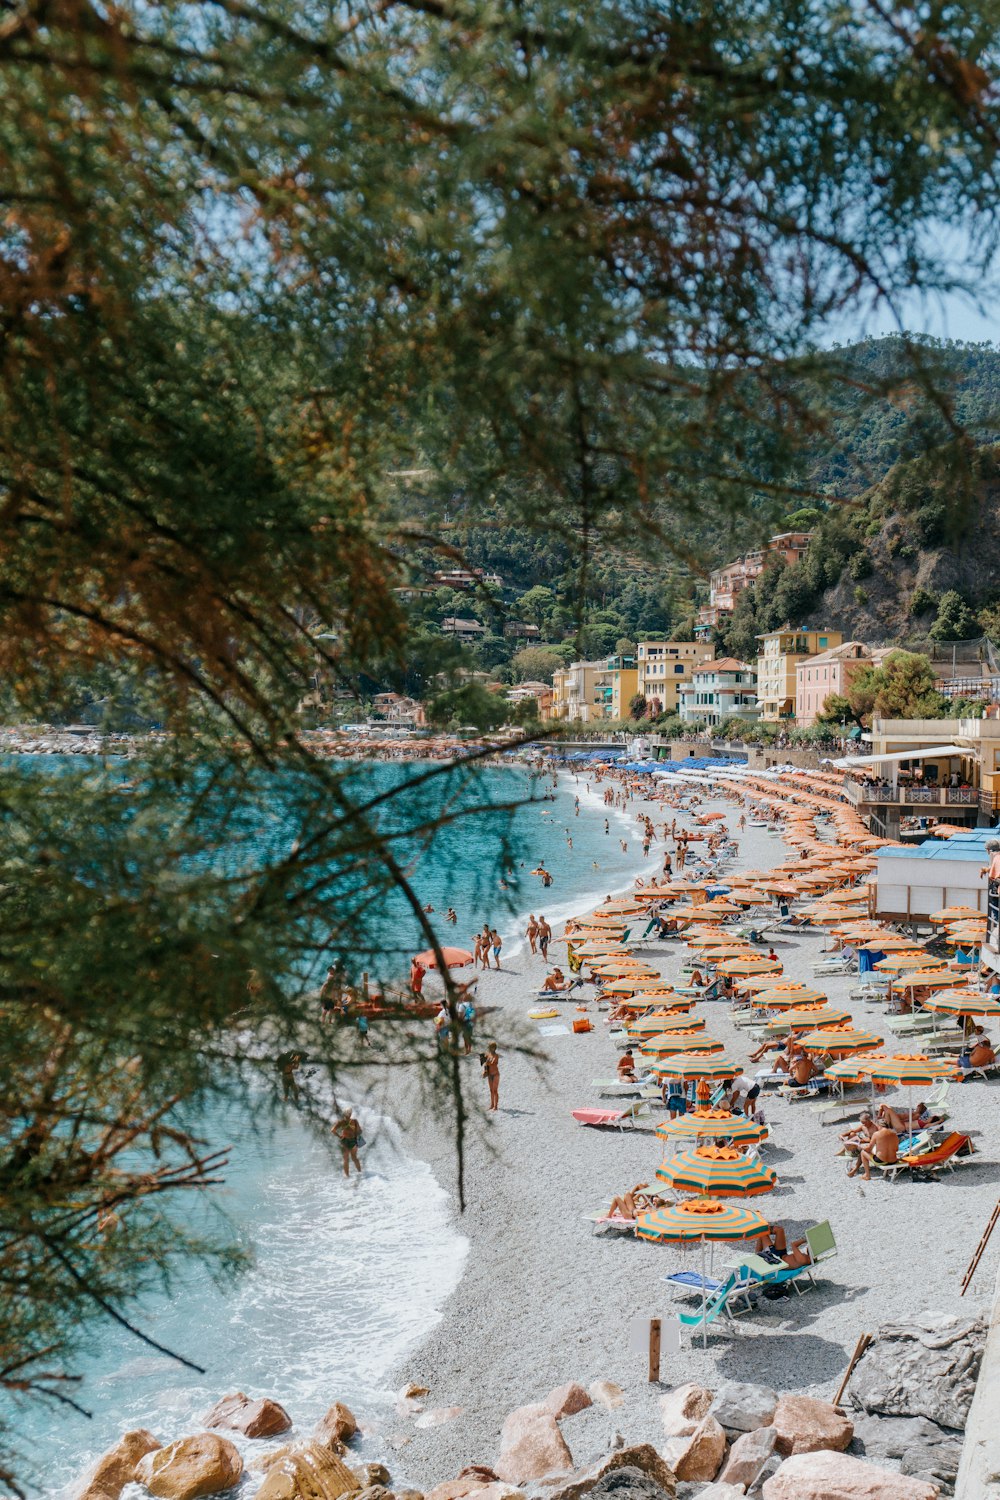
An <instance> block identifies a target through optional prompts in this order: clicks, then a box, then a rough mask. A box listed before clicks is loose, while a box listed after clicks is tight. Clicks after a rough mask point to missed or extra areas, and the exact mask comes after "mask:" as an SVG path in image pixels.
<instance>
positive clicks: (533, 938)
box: [497, 912, 552, 968]
mask: <svg viewBox="0 0 1000 1500" xmlns="http://www.w3.org/2000/svg"><path fill="white" fill-rule="evenodd" d="M524 935H525V937H526V938H527V940H528V947H529V949H530V950H531V952H532V953H540V954H541V955H542V957H543V958H544V959H545V960H546V961H548V956H549V944H550V943H551V941H552V928H551V927H550V926H549V924H548V922H546V920H545V918H544V917H536V916H535V914H534V912H532V913H531V915H530V916H529V917H528V925H527V927H526V928H525V929H524ZM497 967H498V968H499V965H497Z"/></svg>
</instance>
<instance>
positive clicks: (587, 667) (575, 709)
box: [547, 661, 605, 724]
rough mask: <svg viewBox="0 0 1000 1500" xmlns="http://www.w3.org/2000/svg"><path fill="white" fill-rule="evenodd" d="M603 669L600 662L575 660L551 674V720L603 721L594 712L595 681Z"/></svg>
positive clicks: (603, 665) (549, 714) (549, 715)
mask: <svg viewBox="0 0 1000 1500" xmlns="http://www.w3.org/2000/svg"><path fill="white" fill-rule="evenodd" d="M604 669H605V663H604V662H602V661H575V662H573V664H572V665H571V666H569V667H560V668H558V669H557V670H556V671H555V672H554V673H553V674H552V707H551V709H550V711H549V713H548V715H547V717H548V718H550V719H558V720H563V721H570V722H572V723H579V724H589V723H591V722H592V721H593V720H594V719H600V718H603V717H604V715H603V713H600V714H599V713H598V712H597V711H596V709H595V699H596V681H597V676H598V674H599V673H601V672H603V671H604Z"/></svg>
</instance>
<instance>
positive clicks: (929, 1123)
mask: <svg viewBox="0 0 1000 1500" xmlns="http://www.w3.org/2000/svg"><path fill="white" fill-rule="evenodd" d="M943 1124H944V1115H932V1114H931V1113H930V1112H929V1110H928V1108H927V1105H926V1104H925V1103H924V1102H923V1100H921V1101H920V1103H919V1104H915V1105H914V1106H913V1128H914V1130H933V1129H934V1126H935V1125H943Z"/></svg>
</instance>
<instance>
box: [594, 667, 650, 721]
mask: <svg viewBox="0 0 1000 1500" xmlns="http://www.w3.org/2000/svg"><path fill="white" fill-rule="evenodd" d="M638 691H639V670H638V668H637V667H636V665H635V659H634V657H631V656H612V657H610V658H609V659H608V661H607V662H606V664H605V667H604V670H603V671H602V672H598V673H597V675H596V677H595V679H594V717H595V718H597V719H625V718H627V717H628V706H629V703H630V702H631V701H632V699H633V698H634V697H635V695H636V693H637V692H638Z"/></svg>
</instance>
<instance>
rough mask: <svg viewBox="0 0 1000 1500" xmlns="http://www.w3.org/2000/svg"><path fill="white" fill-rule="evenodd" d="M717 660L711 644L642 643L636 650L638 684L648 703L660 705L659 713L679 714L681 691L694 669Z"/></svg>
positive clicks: (698, 642)
mask: <svg viewBox="0 0 1000 1500" xmlns="http://www.w3.org/2000/svg"><path fill="white" fill-rule="evenodd" d="M714 659H715V647H714V646H713V645H711V644H710V643H709V642H708V641H640V642H639V645H638V648H637V650H636V668H637V670H638V685H637V688H636V691H637V692H639V693H641V694H642V696H643V697H644V698H645V699H646V701H647V702H648V703H653V702H654V701H655V702H656V703H659V705H660V706H659V709H658V710H654V711H655V712H659V713H666V714H672V713H675V712H676V711H677V705H678V689H679V688H680V685H681V683H682V682H684V681H686V679H687V678H688V677H689V676H690V675H691V672H692V671H693V669H694V668H695V667H700V666H701V665H702V663H703V662H706V661H713V660H714Z"/></svg>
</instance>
